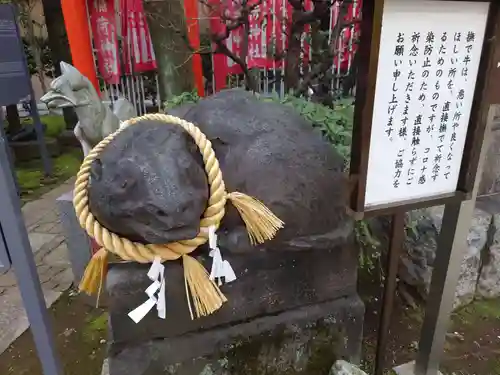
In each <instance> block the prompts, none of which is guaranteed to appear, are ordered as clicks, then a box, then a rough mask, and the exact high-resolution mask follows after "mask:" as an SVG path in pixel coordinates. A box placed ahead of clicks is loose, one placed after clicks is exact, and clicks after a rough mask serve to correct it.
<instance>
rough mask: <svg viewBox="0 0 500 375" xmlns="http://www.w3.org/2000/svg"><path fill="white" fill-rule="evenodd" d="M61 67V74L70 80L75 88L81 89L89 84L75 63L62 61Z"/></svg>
mask: <svg viewBox="0 0 500 375" xmlns="http://www.w3.org/2000/svg"><path fill="white" fill-rule="evenodd" d="M60 67H61V74H62V75H63V76H64V77H65V79H66V80H68V81H69V83H70V84H71V88H72V89H73V90H80V89H83V88H86V87H88V86H89V84H88V83H89V82H88V81H87V79H86V78H85V76H84V75H82V73H80V71H79V70H78V69H76V68H75V67H74V66H73V65H71V64H68V63H66V62H64V61H61V63H60Z"/></svg>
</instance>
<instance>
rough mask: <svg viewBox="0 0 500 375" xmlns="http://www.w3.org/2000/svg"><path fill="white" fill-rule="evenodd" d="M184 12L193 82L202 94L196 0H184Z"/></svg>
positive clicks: (202, 94) (199, 93) (200, 94)
mask: <svg viewBox="0 0 500 375" xmlns="http://www.w3.org/2000/svg"><path fill="white" fill-rule="evenodd" d="M184 12H185V13H186V23H187V32H188V39H189V44H190V45H191V47H192V48H193V57H192V60H191V61H192V64H193V74H194V84H195V86H196V91H197V92H198V95H199V96H204V93H205V91H204V89H203V68H202V64H201V56H200V54H199V50H200V23H199V14H198V0H184Z"/></svg>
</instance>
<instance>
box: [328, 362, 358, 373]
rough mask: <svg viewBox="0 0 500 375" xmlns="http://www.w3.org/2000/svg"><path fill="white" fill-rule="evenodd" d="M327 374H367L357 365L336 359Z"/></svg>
mask: <svg viewBox="0 0 500 375" xmlns="http://www.w3.org/2000/svg"><path fill="white" fill-rule="evenodd" d="M329 375H367V374H366V372H364V371H363V370H361V369H360V368H359V367H357V366H355V365H353V364H352V363H349V362H347V361H344V360H338V361H337V362H335V364H334V365H333V366H332V368H331V370H330V374H329Z"/></svg>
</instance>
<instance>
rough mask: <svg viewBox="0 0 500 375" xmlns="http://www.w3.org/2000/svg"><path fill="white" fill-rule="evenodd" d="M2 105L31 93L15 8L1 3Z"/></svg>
mask: <svg viewBox="0 0 500 375" xmlns="http://www.w3.org/2000/svg"><path fill="white" fill-rule="evenodd" d="M0 46H1V48H2V52H1V53H0V106H1V105H9V104H14V103H18V102H19V101H21V100H23V99H26V98H29V96H30V94H31V86H30V84H31V81H30V75H29V72H28V69H27V66H26V61H25V56H24V50H23V43H22V40H21V37H20V35H19V29H18V27H17V24H16V13H15V9H14V7H13V6H12V5H10V4H0Z"/></svg>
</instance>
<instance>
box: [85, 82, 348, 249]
mask: <svg viewBox="0 0 500 375" xmlns="http://www.w3.org/2000/svg"><path fill="white" fill-rule="evenodd" d="M183 112H184V118H185V119H186V120H188V121H192V122H194V123H195V124H196V125H198V126H199V127H200V129H201V130H202V131H203V132H204V133H205V134H206V136H207V137H208V139H209V140H210V141H211V142H212V145H213V147H214V150H215V153H216V156H217V158H218V160H219V163H220V166H221V169H222V172H223V176H224V180H225V183H226V187H227V190H228V191H241V192H243V193H246V194H248V195H251V196H254V197H257V198H259V199H260V200H262V201H263V202H264V203H265V204H266V205H267V206H268V207H269V208H270V209H271V210H272V211H273V212H275V213H276V215H278V216H279V217H280V218H281V219H282V220H283V221H284V222H285V227H284V228H283V229H282V230H280V231H279V233H278V235H277V237H276V238H275V239H274V240H273V241H268V242H267V243H265V244H264V245H262V246H259V247H257V249H256V248H255V247H251V246H250V245H249V240H248V235H247V233H246V229H245V227H244V223H243V221H242V220H241V218H240V216H239V215H238V213H237V212H236V210H235V209H234V208H233V207H232V206H231V205H230V204H228V205H227V208H228V210H227V212H226V215H225V217H224V220H223V222H222V226H221V228H220V229H219V240H220V242H219V244H220V246H221V247H223V248H225V249H228V250H229V251H234V252H237V251H238V252H252V253H253V252H255V251H258V249H266V250H304V249H329V248H331V247H332V246H334V245H335V244H336V243H338V241H339V239H340V238H341V237H342V235H345V234H347V235H348V234H349V233H350V232H351V230H352V221H351V219H349V218H348V217H347V215H346V213H345V209H344V207H343V204H344V199H343V198H344V188H345V187H346V184H345V181H344V175H343V173H342V169H343V163H344V161H343V159H342V157H341V156H340V155H338V154H337V153H336V152H335V151H334V150H333V148H332V147H331V145H330V144H329V143H328V142H326V141H325V140H324V139H322V138H321V136H320V135H319V134H317V133H316V132H314V131H313V129H312V127H311V125H310V124H308V123H307V121H306V120H304V119H303V118H302V117H300V116H299V115H298V114H296V113H295V112H294V110H293V109H292V108H288V107H286V106H283V105H280V104H276V103H266V102H263V101H260V100H258V99H257V98H255V97H254V96H253V95H252V94H251V93H248V92H245V91H242V90H228V91H223V92H221V93H218V94H216V95H214V96H211V97H210V98H207V99H204V100H202V101H200V102H199V103H198V104H196V105H195V106H193V107H192V108H191V109H190V110H187V111H186V110H183ZM174 113H175V111H174ZM207 195H208V185H207V181H206V175H205V172H204V169H203V164H202V160H201V156H200V153H199V151H198V149H197V147H196V146H195V144H194V142H193V140H192V139H191V137H190V136H189V135H187V134H186V133H185V132H184V131H183V130H181V129H179V128H178V127H176V126H174V125H172V126H169V125H165V124H158V123H155V122H151V121H145V122H144V123H141V124H136V125H134V126H132V127H129V128H127V129H125V130H124V131H123V132H122V133H121V134H120V135H118V136H117V137H116V138H115V141H114V142H112V143H111V144H110V145H109V146H108V147H106V149H105V150H104V151H103V152H102V154H101V155H100V157H99V159H98V160H96V161H95V162H94V163H93V164H92V181H91V185H90V188H89V196H90V207H91V210H92V212H93V213H94V215H95V216H96V217H97V218H98V220H99V221H100V222H101V223H102V224H104V225H105V226H106V227H108V228H109V229H111V230H112V231H114V232H116V233H120V234H122V235H124V236H126V237H128V238H131V239H135V240H138V241H145V242H151V243H165V242H171V241H176V240H181V239H188V238H192V237H194V236H195V235H196V234H197V233H198V230H199V221H200V216H201V214H202V213H203V211H204V209H205V206H206V201H207Z"/></svg>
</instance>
